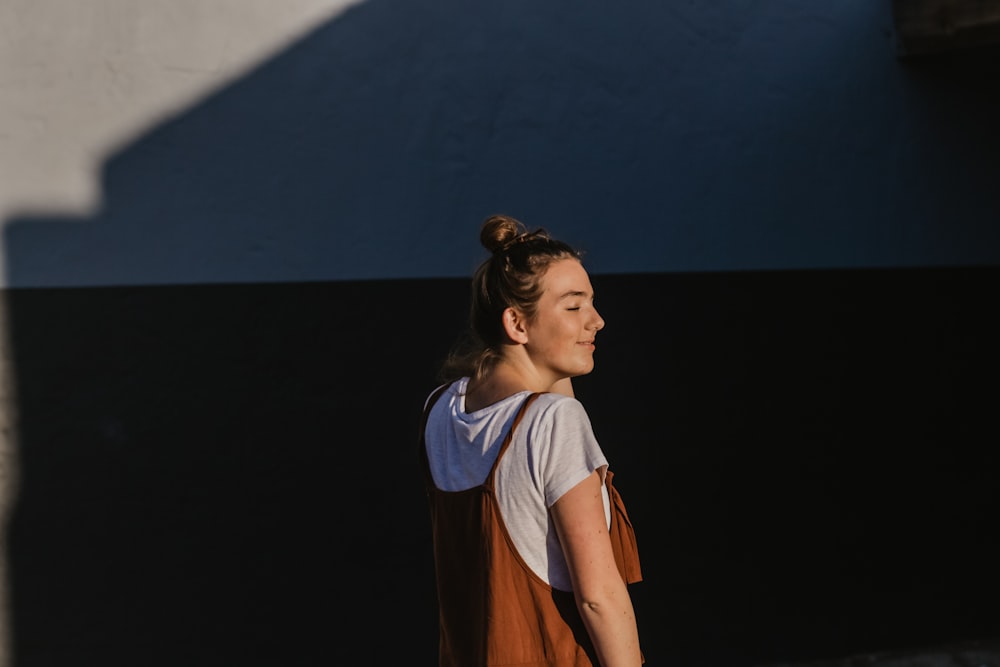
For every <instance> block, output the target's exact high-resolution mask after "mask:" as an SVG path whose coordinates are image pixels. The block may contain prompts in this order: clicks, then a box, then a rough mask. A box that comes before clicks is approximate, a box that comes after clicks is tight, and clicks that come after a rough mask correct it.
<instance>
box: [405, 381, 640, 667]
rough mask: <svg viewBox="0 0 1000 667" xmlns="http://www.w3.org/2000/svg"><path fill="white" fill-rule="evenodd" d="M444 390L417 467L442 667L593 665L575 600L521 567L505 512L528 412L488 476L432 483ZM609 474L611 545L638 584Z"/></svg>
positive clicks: (630, 539)
mask: <svg viewBox="0 0 1000 667" xmlns="http://www.w3.org/2000/svg"><path fill="white" fill-rule="evenodd" d="M445 389H447V385H445V386H443V387H441V388H439V389H438V390H437V391H436V392H435V393H434V394H433V395H432V396H431V398H430V400H428V401H427V407H426V408H425V409H424V414H423V419H422V420H421V427H420V452H419V454H420V461H421V467H422V468H423V471H424V478H425V482H426V487H427V496H428V500H429V502H430V511H431V529H432V538H433V545H434V565H435V575H436V579H437V595H438V608H439V624H440V654H439V664H440V665H441V667H486V666H494V665H508V666H511V667H513V666H514V665H517V666H519V667H589V666H591V665H597V664H598V663H597V658H596V657H595V655H594V651H593V646H592V644H591V641H590V638H589V636H588V634H587V630H586V628H585V627H584V625H583V620H582V619H581V618H580V614H579V612H578V611H577V608H576V603H575V601H574V599H573V594H572V593H569V592H565V591H560V590H556V589H554V588H552V587H551V586H550V585H549V584H547V583H545V582H544V581H542V580H541V579H540V578H539V577H538V576H537V575H535V573H534V572H532V571H531V569H530V568H529V567H528V566H527V565H526V564H525V563H524V561H523V560H522V559H521V556H520V555H519V554H518V552H517V549H516V548H515V547H514V544H513V542H512V541H511V538H510V535H509V534H508V532H507V527H506V526H505V525H504V522H503V518H502V517H501V515H500V508H499V505H498V503H497V498H496V491H495V488H494V486H493V480H494V476H495V474H496V469H497V465H499V463H500V459H501V458H502V457H503V455H504V453H506V451H507V448H508V447H509V446H510V443H511V440H512V437H513V433H514V429H515V428H517V426H518V424H519V423H520V421H521V419H522V417H523V416H524V414H525V411H526V410H527V408H528V406H529V405H531V403H532V401H534V400H535V398H537V397H538V394H537V393H535V394H531V395H530V396H528V397H527V398H526V399H525V401H524V403H523V404H522V405H521V408H520V409H519V410H518V412H517V414H516V415H515V417H514V421H513V424H512V425H511V428H510V431H508V433H507V435H506V437H505V438H504V441H503V443H502V444H501V446H500V452H499V453H498V454H497V459H496V461H495V462H494V463H493V467H492V468H491V469H490V472H489V474H488V475H487V476H486V479H485V480H484V481H483V483H482V484H481V485H479V486H476V487H472V488H470V489H465V490H462V491H442V490H440V489H438V488H437V487H436V486H435V485H434V482H433V479H432V477H431V471H430V464H429V462H428V459H427V448H426V444H425V442H424V431H425V429H426V424H427V415H428V414H429V413H430V410H431V407H432V406H433V405H434V403H435V402H437V399H438V398H439V397H440V396H441V394H442V393H443V392H444V390H445ZM612 476H613V475H612V474H611V472H610V471H608V472H607V475H606V484H607V487H608V494H609V496H610V499H611V528H610V533H611V544H612V547H613V550H614V555H615V561H616V563H617V565H618V570H619V572H621V575H622V579H623V580H624V581H625V582H626V583H629V584H631V583H634V582H637V581H641V579H642V573H641V571H640V569H639V555H638V551H637V549H636V542H635V533H634V531H633V529H632V524H631V522H630V521H629V518H628V514H627V513H626V511H625V506H624V504H623V503H622V500H621V497H620V496H619V494H618V492H617V491H616V490H615V488H614V486H613V485H612V483H611V479H612Z"/></svg>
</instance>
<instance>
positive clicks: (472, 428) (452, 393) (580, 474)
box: [424, 378, 611, 591]
mask: <svg viewBox="0 0 1000 667" xmlns="http://www.w3.org/2000/svg"><path fill="white" fill-rule="evenodd" d="M467 385H468V378H462V379H461V380H459V381H457V382H455V383H453V384H452V385H451V386H450V387H449V388H448V390H447V391H445V393H444V394H443V395H442V396H441V397H440V398H439V399H438V401H437V403H435V405H434V407H433V408H432V409H431V412H430V414H429V415H428V418H427V428H426V430H425V432H424V436H425V441H426V445H427V458H428V459H429V461H430V468H431V476H432V478H433V480H434V484H435V485H436V486H437V487H438V488H439V489H441V490H443V491H461V490H463V489H469V488H472V487H474V486H478V485H480V484H482V483H483V482H484V481H485V480H486V476H487V475H488V474H489V471H490V468H491V467H492V466H493V462H494V461H496V457H497V454H498V453H499V451H500V445H501V444H502V443H503V440H504V438H505V437H506V435H507V432H508V431H509V430H510V425H511V423H512V422H513V421H514V415H515V414H516V413H517V411H518V409H519V408H520V407H521V404H522V403H523V402H524V400H525V399H526V398H527V397H528V395H529V394H530V392H527V391H524V392H520V393H518V394H514V395H513V396H508V397H507V398H505V399H503V400H502V401H499V402H497V403H494V404H493V405H490V406H487V407H485V408H483V409H482V410H476V411H475V412H471V413H467V412H466V411H465V390H466V387H467ZM607 465H608V461H607V459H606V458H605V457H604V452H602V451H601V447H600V445H599V444H598V443H597V438H596V437H594V432H593V429H592V428H591V425H590V418H589V417H588V416H587V412H586V410H584V408H583V405H582V404H581V403H580V402H579V401H578V400H576V399H575V398H571V397H569V396H564V395H562V394H555V393H547V394H542V395H541V396H539V397H538V399H537V400H536V401H535V402H534V403H533V404H532V405H531V406H530V407H529V408H528V410H527V412H526V413H525V415H524V417H523V418H522V419H521V423H520V424H518V427H517V430H516V431H515V432H514V439H513V441H512V442H511V443H510V447H509V448H508V449H507V453H506V454H504V456H503V459H501V461H500V465H499V466H497V472H496V478H495V479H494V482H495V485H496V492H497V500H498V503H499V505H500V515H501V518H502V519H503V521H504V524H505V525H506V526H507V532H508V533H509V534H510V537H511V540H513V542H514V546H515V547H516V548H517V551H518V553H519V554H520V556H521V558H522V559H523V560H524V562H525V563H526V564H527V565H528V567H530V568H531V570H532V571H533V572H534V573H535V574H536V575H538V577H539V578H541V579H542V580H543V581H545V582H547V583H549V584H550V585H551V586H552V587H553V588H557V589H559V590H563V591H569V590H572V584H571V583H570V578H569V571H568V569H567V567H566V560H565V558H564V557H563V553H562V548H561V547H560V545H559V538H558V536H557V534H556V531H555V527H554V526H553V525H552V519H551V517H550V516H549V513H548V508H549V507H551V506H552V504H553V503H555V502H556V501H557V500H559V498H561V497H562V495H563V494H564V493H566V492H567V491H569V490H570V489H572V488H573V487H574V486H576V485H577V484H579V483H580V482H582V481H583V480H584V479H586V477H587V476H588V475H590V474H591V473H593V472H594V471H595V470H600V472H601V474H602V475H603V474H604V470H605V469H606V467H607ZM601 489H602V492H603V496H604V514H605V518H606V519H607V522H608V526H609V527H610V525H611V509H610V502H609V500H608V492H607V487H605V486H603V485H602V487H601Z"/></svg>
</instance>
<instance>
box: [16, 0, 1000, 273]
mask: <svg viewBox="0 0 1000 667" xmlns="http://www.w3.org/2000/svg"><path fill="white" fill-rule="evenodd" d="M890 4H891V3H889V2H872V1H871V0H840V1H838V2H830V3H801V2H793V1H791V0H783V1H777V2H759V1H748V0H742V1H738V2H728V3H725V4H724V5H718V4H717V3H705V2H696V1H694V0H691V1H687V2H680V3H647V2H634V1H631V2H629V1H627V2H622V3H617V4H615V5H613V6H612V5H608V4H606V3H602V2H596V1H594V0H582V1H577V2H554V3H544V4H539V3H534V2H526V1H524V0H515V1H512V2H505V3H486V2H471V3H470V2H457V1H453V0H434V1H433V2H431V1H430V0H417V1H414V0H407V1H406V2H402V1H401V0H368V2H364V3H362V4H360V5H358V6H356V7H354V8H352V9H350V10H348V11H346V12H344V13H343V14H340V15H339V16H337V17H336V18H334V19H332V20H331V21H330V22H328V23H327V24H325V25H322V26H319V27H318V28H317V29H316V30H315V31H313V32H312V33H311V34H309V35H308V36H307V37H305V38H304V39H302V40H301V41H299V42H298V43H297V44H295V45H293V46H292V47H290V48H289V49H288V50H286V51H285V52H283V53H282V54H280V55H279V56H277V57H275V58H274V59H272V60H271V61H270V62H268V63H266V64H265V65H263V66H262V67H260V68H258V69H256V70H255V71H253V72H251V73H249V74H248V75H247V76H246V77H244V78H243V79H242V80H240V81H238V82H236V83H235V84H233V85H231V86H229V87H227V88H225V89H223V90H221V91H219V92H218V93H217V94H215V95H213V96H212V97H210V98H208V99H206V100H204V102H203V103H201V104H198V105H197V106H195V107H193V108H191V109H189V110H187V111H185V112H183V113H181V114H179V115H177V116H176V117H174V118H173V119H172V120H169V121H167V122H165V123H163V124H162V125H161V126H159V127H157V128H155V129H153V130H152V131H150V132H149V133H147V134H146V135H144V136H142V137H140V138H138V139H137V140H136V141H135V142H133V143H131V144H129V145H127V146H125V147H124V148H122V150H121V151H120V152H118V153H117V154H115V155H114V156H112V157H111V158H110V159H109V160H108V161H107V163H106V164H105V168H104V176H103V179H104V204H103V208H102V209H101V210H100V211H99V212H98V213H97V214H95V215H94V216H92V217H89V218H83V219H75V218H74V219H68V218H59V217H45V216H25V217H20V218H18V219H16V220H13V221H8V225H7V228H6V236H5V244H6V262H7V274H8V275H7V283H8V285H10V286H14V287H18V286H82V285H143V284H163V283H214V282H273V281H302V280H355V279H368V278H410V277H436V276H441V277H456V276H466V275H468V274H469V272H470V271H471V270H472V268H473V267H474V265H475V264H476V263H477V261H478V258H479V256H480V250H481V249H480V248H479V247H478V243H477V238H476V237H477V228H478V224H479V222H480V221H481V220H482V219H483V217H485V216H486V215H487V214H489V213H493V212H506V213H509V214H512V215H515V216H517V217H520V218H522V219H523V220H524V221H525V222H527V223H528V224H529V225H541V226H545V227H548V228H549V229H550V230H552V231H553V232H554V233H556V234H558V235H560V236H563V237H565V238H566V239H567V240H570V241H572V242H574V243H576V244H578V245H580V246H581V247H583V248H584V249H585V250H587V251H588V252H589V255H590V259H589V264H590V268H591V269H592V270H593V271H594V272H596V273H602V272H603V273H623V272H671V271H704V270H708V271H728V270H742V269H790V268H854V267H898V266H939V265H982V264H995V263H997V262H998V260H1000V242H998V241H1000V232H998V231H997V225H996V221H997V220H998V219H1000V196H998V195H997V194H996V192H995V184H996V183H997V181H998V177H1000V160H998V158H997V156H998V155H1000V132H997V130H996V118H998V117H1000V94H998V90H997V89H998V86H997V84H996V82H997V80H998V78H997V77H998V75H1000V64H998V63H1000V58H998V57H996V55H995V54H987V55H981V54H979V55H972V56H968V57H961V56H955V55H951V56H942V57H939V58H936V59H931V60H930V61H926V62H916V63H914V62H904V61H901V60H900V59H899V58H898V57H897V47H896V37H895V35H894V33H893V24H892V17H891V6H890Z"/></svg>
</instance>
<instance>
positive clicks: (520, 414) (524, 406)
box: [483, 392, 547, 489]
mask: <svg viewBox="0 0 1000 667" xmlns="http://www.w3.org/2000/svg"><path fill="white" fill-rule="evenodd" d="M544 393H547V392H534V393H532V394H529V395H528V396H527V397H526V398H525V399H524V402H522V403H521V407H520V408H518V410H517V414H515V415H514V421H512V422H511V424H510V429H509V430H508V431H507V435H506V436H505V437H504V439H503V442H502V443H501V444H500V451H499V452H497V458H496V460H495V461H494V462H493V467H491V468H490V474H489V475H487V476H486V481H484V482H483V484H484V485H486V486H488V487H490V488H491V489H492V488H493V476H494V475H495V474H496V471H497V466H498V465H500V459H501V458H503V455H504V454H505V453H506V452H507V448H508V447H510V443H511V441H513V439H514V429H516V428H517V425H518V424H520V423H521V419H523V418H524V414H525V413H526V412H527V411H528V406H530V405H531V404H532V403H534V401H535V399H536V398H538V397H539V396H541V395H542V394H544Z"/></svg>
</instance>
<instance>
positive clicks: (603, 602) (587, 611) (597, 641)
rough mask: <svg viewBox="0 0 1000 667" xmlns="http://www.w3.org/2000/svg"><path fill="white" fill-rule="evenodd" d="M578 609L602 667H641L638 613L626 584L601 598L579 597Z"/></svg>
mask: <svg viewBox="0 0 1000 667" xmlns="http://www.w3.org/2000/svg"><path fill="white" fill-rule="evenodd" d="M577 609H579V610H580V616H581V618H582V619H583V623H584V626H585V627H586V628H587V632H588V634H589V635H590V639H591V641H592V642H593V644H594V650H595V651H596V652H597V658H598V660H599V661H600V667H638V665H640V664H642V653H641V652H640V650H639V631H638V628H637V627H636V622H635V612H634V610H633V608H632V600H631V598H630V597H629V594H628V590H627V589H626V587H625V584H624V583H623V582H621V585H620V586H617V585H612V586H611V588H610V590H607V591H606V592H604V594H602V595H599V596H585V595H577Z"/></svg>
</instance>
